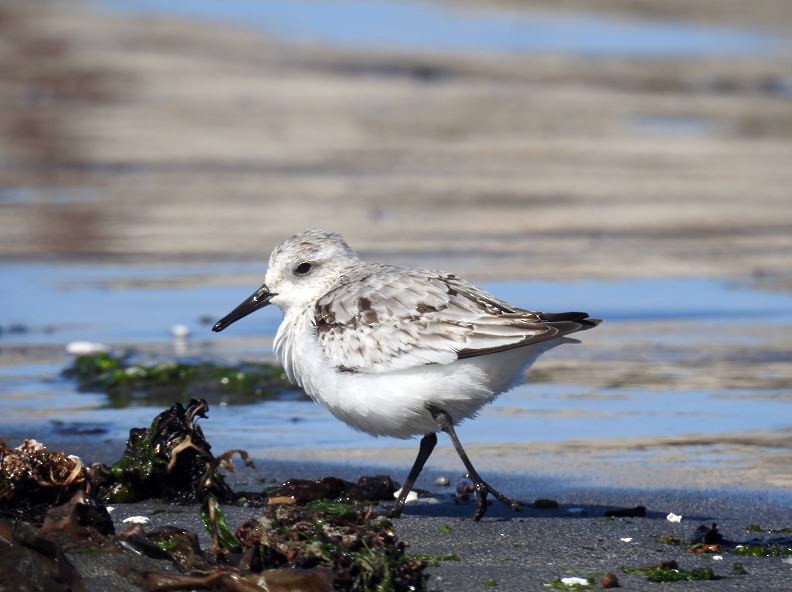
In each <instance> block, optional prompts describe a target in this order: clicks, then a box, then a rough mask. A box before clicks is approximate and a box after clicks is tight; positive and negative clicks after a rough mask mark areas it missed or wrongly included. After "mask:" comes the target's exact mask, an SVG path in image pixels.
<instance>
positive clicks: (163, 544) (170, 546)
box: [154, 539, 179, 553]
mask: <svg viewBox="0 0 792 592" xmlns="http://www.w3.org/2000/svg"><path fill="white" fill-rule="evenodd" d="M154 544H155V545H157V546H158V547H159V548H160V549H162V550H163V551H167V552H168V553H170V552H171V551H173V550H174V549H175V548H176V547H178V546H179V541H175V540H173V539H168V540H166V541H154Z"/></svg>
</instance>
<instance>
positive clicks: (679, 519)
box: [666, 512, 682, 522]
mask: <svg viewBox="0 0 792 592" xmlns="http://www.w3.org/2000/svg"><path fill="white" fill-rule="evenodd" d="M666 520H668V521H669V522H682V516H680V515H679V514H674V513H673V512H669V514H668V516H666Z"/></svg>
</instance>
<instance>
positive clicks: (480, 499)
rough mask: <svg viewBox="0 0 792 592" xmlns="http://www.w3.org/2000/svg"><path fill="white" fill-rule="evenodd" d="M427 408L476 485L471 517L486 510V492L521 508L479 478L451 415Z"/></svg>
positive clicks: (514, 506) (509, 504)
mask: <svg viewBox="0 0 792 592" xmlns="http://www.w3.org/2000/svg"><path fill="white" fill-rule="evenodd" d="M427 409H429V413H431V414H432V417H433V418H434V420H435V422H437V427H439V428H440V429H441V430H443V431H444V432H445V433H446V434H448V437H449V438H451V442H452V443H453V444H454V448H456V451H457V454H458V455H459V458H460V459H462V463H463V464H464V465H465V468H466V469H467V472H468V476H469V477H470V479H471V480H472V481H473V484H474V486H475V487H476V514H475V516H474V517H473V519H474V520H476V521H478V520H481V518H482V517H483V516H484V513H485V512H486V511H487V493H491V494H492V495H494V496H495V499H497V500H498V501H499V502H501V503H502V504H505V505H507V506H509V507H510V508H511V509H512V510H514V511H515V512H519V511H520V510H522V506H521V505H520V502H517V501H515V500H512V499H509V498H508V497H506V496H505V495H503V494H502V493H501V492H500V491H498V490H497V489H495V488H494V487H492V485H490V484H489V483H487V482H486V481H484V479H482V478H481V475H479V474H478V471H477V470H476V468H475V467H474V466H473V463H472V462H470V459H469V458H468V455H467V453H466V452H465V449H464V448H462V443H461V442H460V441H459V438H458V437H457V435H456V431H455V430H454V421H453V420H452V419H451V416H450V415H449V414H448V413H446V412H445V411H443V410H442V409H440V408H438V407H435V406H434V405H429V406H428V407H427Z"/></svg>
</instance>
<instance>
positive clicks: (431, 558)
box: [410, 553, 460, 567]
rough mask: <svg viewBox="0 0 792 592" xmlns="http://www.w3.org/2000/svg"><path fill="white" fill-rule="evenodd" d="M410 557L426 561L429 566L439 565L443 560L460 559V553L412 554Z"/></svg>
mask: <svg viewBox="0 0 792 592" xmlns="http://www.w3.org/2000/svg"><path fill="white" fill-rule="evenodd" d="M410 559H415V560H416V561H425V562H426V564H427V566H428V567H439V566H440V562H441V561H459V560H460V559H459V555H457V554H456V553H454V554H452V555H428V554H423V555H410Z"/></svg>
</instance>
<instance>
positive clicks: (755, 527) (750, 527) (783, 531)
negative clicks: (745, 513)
mask: <svg viewBox="0 0 792 592" xmlns="http://www.w3.org/2000/svg"><path fill="white" fill-rule="evenodd" d="M745 530H746V531H747V532H766V533H768V534H789V533H792V526H785V527H784V528H763V527H761V526H759V525H758V524H749V525H748V526H746V527H745Z"/></svg>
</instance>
